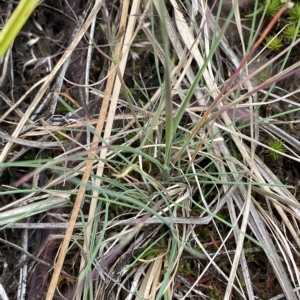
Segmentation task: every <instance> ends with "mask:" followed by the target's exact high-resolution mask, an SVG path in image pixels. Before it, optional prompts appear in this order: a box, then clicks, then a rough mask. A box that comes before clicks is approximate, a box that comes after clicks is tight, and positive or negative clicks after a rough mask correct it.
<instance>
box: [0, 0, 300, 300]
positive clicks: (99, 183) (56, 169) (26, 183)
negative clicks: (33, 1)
mask: <svg viewBox="0 0 300 300" xmlns="http://www.w3.org/2000/svg"><path fill="white" fill-rule="evenodd" d="M256 2H257V3H255V6H254V7H256V8H257V10H260V5H259V3H258V1H256ZM126 4H127V5H128V3H127V2H126V1H125V2H123V6H122V7H120V8H119V9H118V14H117V16H116V15H115V13H116V11H115V8H114V7H112V6H108V7H106V8H105V9H104V8H101V4H100V2H95V4H94V7H93V8H85V10H84V11H83V12H82V13H86V18H84V20H85V21H84V25H83V26H81V24H80V23H79V22H80V20H79V19H78V20H77V21H76V25H77V29H78V30H77V29H76V28H73V30H74V33H73V34H74V35H73V36H72V39H71V40H70V41H69V43H67V44H66V45H65V47H66V49H65V52H64V53H63V54H62V55H61V56H59V58H58V59H57V60H54V59H53V58H50V59H52V60H53V65H54V67H53V69H52V70H50V73H49V74H46V73H45V77H43V79H40V82H39V83H36V88H29V90H28V91H27V92H28V94H27V95H22V97H20V98H21V99H25V98H26V96H27V97H29V96H30V97H32V101H31V102H30V103H29V104H28V105H27V106H24V107H27V110H26V111H20V112H19V115H18V114H14V115H13V114H12V112H8V113H7V114H6V115H5V116H3V117H2V119H1V120H2V121H1V122H3V123H4V121H5V122H6V123H7V124H10V125H9V126H10V128H9V129H10V136H11V138H10V140H9V141H7V143H6V144H5V145H3V147H2V149H1V155H0V168H1V172H2V178H3V181H4V183H3V185H2V188H1V191H0V196H1V199H2V202H1V206H2V207H1V212H0V224H1V232H3V233H4V234H6V236H7V242H9V243H10V244H9V245H10V246H9V247H13V246H11V244H12V245H13V243H12V242H11V241H10V238H9V237H10V234H9V233H10V232H11V231H10V230H15V234H16V235H18V237H20V240H21V234H23V237H22V240H23V241H24V243H23V244H22V248H23V249H24V252H23V253H25V254H26V255H28V254H27V253H28V252H29V251H31V249H29V248H30V247H28V244H26V240H28V239H30V238H31V236H30V234H34V233H29V232H28V229H30V230H31V228H38V229H36V231H40V230H41V228H44V232H46V230H50V235H51V234H52V235H54V234H55V236H54V237H55V241H56V242H57V243H58V244H59V248H58V247H57V248H55V247H54V248H53V247H50V246H49V243H51V241H52V240H51V239H50V238H51V236H48V239H50V240H48V242H47V240H44V241H43V243H42V244H43V247H44V248H43V249H44V250H41V251H40V252H41V253H40V254H38V253H37V252H35V253H33V254H34V255H36V256H38V257H44V263H43V262H39V263H38V264H41V265H43V266H47V267H48V269H47V270H46V271H45V273H43V274H38V273H35V271H34V270H29V273H30V274H33V277H34V276H36V278H45V280H44V281H42V282H41V285H40V286H41V287H42V288H40V289H37V290H35V289H33V287H32V283H31V281H30V280H31V279H29V277H27V275H26V272H27V271H26V270H27V269H26V268H29V269H30V268H31V267H32V266H33V264H34V262H33V261H30V262H28V263H27V264H25V266H24V267H22V268H23V269H22V272H23V273H22V272H21V274H25V275H24V277H21V275H20V276H19V275H14V276H15V277H14V278H15V280H16V281H18V280H20V281H19V282H20V285H19V295H10V298H11V299H23V298H24V293H25V291H26V289H27V293H28V294H29V295H32V294H36V295H41V297H45V296H46V300H50V299H52V298H53V295H54V294H55V293H57V291H56V287H58V289H59V290H60V292H61V293H62V294H63V295H64V296H65V298H66V299H72V297H73V296H74V294H75V293H76V299H109V297H114V298H115V299H123V298H124V299H125V298H126V297H127V298H126V299H186V298H191V299H198V298H199V297H204V295H205V296H208V297H210V298H211V299H252V298H254V297H260V298H261V299H263V298H264V299H270V298H271V297H275V296H278V295H279V294H284V295H285V296H286V297H287V298H288V299H297V298H298V297H299V295H298V293H299V292H298V291H297V288H298V287H299V281H300V276H299V270H298V268H297V265H299V261H298V260H299V258H298V252H299V246H300V240H299V232H298V231H299V230H298V226H299V222H298V218H299V208H300V204H299V201H298V198H299V194H298V193H297V192H296V191H295V190H293V186H294V184H296V181H293V180H292V179H289V180H287V181H284V180H285V178H286V177H287V176H280V172H279V171H278V168H277V167H278V166H274V161H273V162H270V161H269V160H268V156H271V155H274V158H275V156H276V159H275V161H276V164H278V165H279V164H280V162H281V163H282V164H283V165H285V164H288V166H286V168H287V169H284V170H283V171H284V172H285V173H284V174H285V175H286V174H289V172H292V171H291V170H293V168H292V165H293V164H298V163H299V159H300V158H299V152H298V149H299V145H298V144H297V137H296V138H295V137H293V135H294V131H293V129H292V127H291V126H292V125H293V126H297V125H296V124H297V123H296V122H293V120H292V119H291V118H289V116H291V115H292V114H293V113H296V112H297V111H298V110H299V107H298V106H299V104H298V103H297V101H296V100H295V99H294V98H293V96H292V95H290V94H289V93H293V92H294V91H284V96H282V92H281V94H280V93H279V92H278V90H279V89H281V90H283V89H284V88H283V87H282V86H281V85H280V80H283V79H286V78H288V76H293V75H295V74H292V72H293V70H295V69H296V68H297V67H299V66H298V65H297V63H296V64H293V62H292V61H291V60H290V57H292V55H295V53H297V51H298V50H297V49H298V48H297V43H298V42H299V37H298V30H294V32H295V36H294V37H293V38H291V40H292V41H293V42H292V43H291V44H290V45H288V46H287V47H283V49H281V47H277V48H276V53H272V54H269V53H268V52H267V49H266V48H267V46H266V44H265V37H266V36H268V34H269V33H268V32H267V31H269V32H270V34H271V35H270V36H272V37H274V36H275V35H276V34H277V32H276V30H277V27H276V26H278V23H277V21H278V19H280V16H279V15H276V14H277V13H278V10H279V9H280V8H279V9H278V10H277V9H276V12H274V13H272V14H270V13H266V12H264V10H260V11H258V12H257V13H255V12H254V13H253V11H248V10H249V9H246V10H247V11H246V12H243V10H242V9H241V10H240V9H239V7H237V6H236V7H233V8H230V9H228V8H226V6H225V5H224V6H221V5H220V6H218V7H219V8H218V9H216V10H212V11H213V13H212V12H211V11H210V10H206V14H205V16H204V17H202V18H200V14H201V13H203V11H204V10H205V8H204V7H202V5H201V4H200V3H199V4H198V8H197V9H198V10H197V11H196V7H194V8H192V7H189V5H188V3H185V2H184V1H183V2H180V3H175V2H174V1H170V2H164V1H153V3H152V2H151V3H150V2H147V3H143V4H142V5H141V6H140V5H139V1H132V3H131V6H130V7H129V6H126ZM41 7H42V8H44V9H45V7H43V6H41ZM280 7H281V6H280ZM252 8H253V7H252ZM73 9H74V10H75V6H74V7H73ZM101 9H102V10H101ZM100 10H101V13H102V17H103V18H104V19H105V18H106V20H109V22H111V23H115V25H119V26H115V27H114V28H115V29H114V30H110V29H109V28H108V26H107V27H105V28H104V27H103V24H102V28H104V29H105V30H104V31H102V32H101V35H100V37H99V36H97V33H95V31H94V30H95V28H98V27H97V26H100V25H101V24H100V23H101V21H100V19H97V18H96V16H97V15H98V13H99V11H100ZM58 11H59V9H58ZM241 14H247V15H248V16H251V17H249V21H248V22H246V23H244V15H241ZM45 15H46V16H47V14H45ZM233 17H235V19H234V21H233ZM223 19H226V21H225V22H223V21H222V20H223ZM270 19H271V20H270ZM214 20H215V21H216V22H214ZM270 22H273V23H270ZM216 24H220V25H221V28H218V26H217V25H216ZM232 24H236V25H235V26H236V27H234V28H236V29H235V30H237V33H236V36H238V35H240V39H241V40H242V43H244V45H242V46H241V47H240V48H239V49H235V48H234V46H233V45H232V44H229V43H228V41H227V34H228V31H227V30H226V28H227V27H228V26H229V28H230V29H229V30H233V29H232V27H230V26H232ZM245 24H246V25H245ZM268 24H271V25H270V26H268ZM290 26H291V25H290ZM298 27H299V26H298V25H297V26H296V29H298ZM93 28H94V29H93ZM116 28H118V29H116ZM247 28H248V29H249V28H252V30H251V32H250V33H249V34H248V33H247ZM287 28H288V27H287ZM264 30H266V31H264ZM282 30H286V28H285V29H282ZM255 32H257V33H259V35H258V34H257V35H256V34H255ZM105 35H106V36H105ZM103 36H105V37H103ZM260 37H261V38H260ZM97 39H98V40H97ZM101 39H104V41H106V47H103V49H102V48H99V47H98V48H99V49H97V48H96V47H94V44H97V43H98V44H100V41H101V42H102V44H105V43H104V41H102V40H101ZM88 40H89V41H90V43H87V41H88ZM94 40H95V41H96V42H95V41H94ZM272 40H274V38H272ZM272 40H270V43H272ZM92 41H94V42H92ZM257 41H259V42H257ZM60 42H61V43H62V41H60ZM16 43H17V41H16ZM270 43H269V44H270ZM282 43H283V41H282ZM77 44H79V45H81V47H78V48H76V46H77ZM102 44H101V45H102ZM235 44H237V43H235ZM133 46H134V47H135V48H134V49H136V48H137V49H138V50H137V51H136V52H135V53H136V55H131V53H132V52H130V51H132V47H133ZM81 48H83V49H87V51H86V52H84V53H85V57H86V61H85V64H84V67H85V71H84V72H85V74H83V75H84V76H83V77H84V81H85V83H84V84H82V83H80V82H77V83H76V82H75V83H74V82H73V83H72V86H73V87H72V88H73V89H75V87H76V86H78V87H80V86H84V91H83V93H85V92H86V91H87V93H86V94H84V95H85V96H86V98H85V99H86V100H91V101H94V100H95V99H96V101H99V99H101V103H99V105H98V110H97V111H96V112H95V115H97V116H94V117H93V118H92V119H88V118H84V117H82V114H81V113H82V110H81V113H80V112H78V111H77V114H76V113H75V112H74V110H75V111H76V109H77V108H76V107H74V108H72V106H73V104H74V103H75V101H76V99H73V98H76V97H72V91H69V90H67V91H63V90H61V88H62V82H63V81H64V78H65V79H66V80H68V79H67V78H68V75H67V74H68V72H67V70H68V68H72V60H74V59H75V58H76V57H78V54H77V51H79V49H81ZM294 51H295V52H294ZM72 53H75V54H76V55H75V56H73V54H72ZM265 53H267V57H268V59H267V60H264V63H263V64H262V65H259V66H258V67H255V68H254V73H252V70H253V69H251V64H254V63H255V64H256V63H257V62H259V61H260V58H261V57H264V54H265ZM10 55H11V54H10ZM147 55H148V56H147ZM74 57H75V58H74ZM95 57H96V58H95ZM104 62H105V63H104ZM97 64H99V66H98V65H97ZM105 64H107V65H108V67H107V68H105V67H104V65H105ZM147 64H148V65H149V66H148V68H147V67H146V65H147ZM255 66H257V65H255ZM149 69H150V70H149ZM266 69H267V70H269V69H273V70H278V71H276V72H274V71H273V72H270V71H268V72H267V73H266V75H265V76H264V77H263V79H262V78H261V77H259V78H260V80H259V82H258V81H257V80H255V79H257V78H256V76H260V75H259V74H261V72H263V71H264V70H266ZM99 70H101V72H99ZM6 71H7V72H8V69H7V70H6ZM102 71H103V74H102ZM146 71H147V72H148V73H150V74H148V73H147V72H146ZM289 72H290V73H289ZM100 73H101V74H100ZM251 73H252V74H251ZM25 75H26V73H25ZM96 75H97V76H98V77H97V76H96ZM104 77H105V82H106V84H105V88H104V89H103V88H102V90H101V89H100V88H94V86H95V87H97V84H98V83H96V81H97V80H98V79H99V82H100V81H101V80H103V78H104ZM94 78H96V79H94ZM149 78H150V81H148V82H150V83H151V84H152V83H153V85H151V84H150V83H149V86H148V84H146V82H147V79H149ZM152 81H153V82H152ZM65 82H66V81H65ZM92 83H93V84H94V85H91V84H92ZM154 83H155V84H154ZM69 84H71V83H69ZM61 93H70V95H69V96H68V97H70V99H71V102H68V101H67V100H70V99H67V100H66V101H65V100H63V101H60V100H59V99H61V98H60V97H58V95H60V94H61ZM46 94H47V95H48V96H49V95H50V96H51V95H52V96H53V98H54V101H58V103H59V106H58V109H57V110H56V113H59V114H60V115H62V121H61V123H57V122H56V121H55V120H54V119H51V118H50V117H52V115H53V113H50V116H48V117H47V118H46V119H43V120H36V121H32V120H31V119H30V115H31V114H32V113H33V111H34V110H35V109H36V108H37V107H38V106H39V105H41V103H42V101H41V100H42V99H43V97H44V95H46ZM28 95H29V96H28ZM94 95H96V96H95V97H94V100H93V96H94ZM137 95H139V96H138V97H137ZM50 96H49V97H50ZM54 96H55V97H54ZM89 98H90V99H89ZM137 98H138V99H137ZM64 99H65V98H64ZM23 101H25V100H23ZM279 101H281V102H280V103H285V104H286V105H287V106H285V107H288V109H284V110H280V109H279V106H278V105H276V103H278V102H279ZM72 102H73V104H72ZM191 103H194V104H193V105H191ZM80 106H82V105H80ZM62 107H64V108H66V110H68V111H70V116H68V115H67V112H66V111H65V110H64V109H62ZM276 108H278V109H279V111H276V112H272V111H271V109H276ZM10 110H11V111H15V107H12V108H11V109H10ZM8 111H9V110H8ZM12 116H14V118H15V119H13V120H14V121H13V122H12ZM1 131H2V130H1ZM4 137H5V135H4ZM21 139H22V140H21ZM270 140H272V141H277V142H278V141H279V142H280V143H281V144H280V145H278V144H270V142H269V141H270ZM24 141H28V144H24ZM33 141H35V142H39V143H40V144H38V143H36V144H34V145H35V146H33ZM46 141H55V142H57V144H55V145H56V146H55V148H53V149H51V148H49V147H47V148H46V147H43V143H44V145H45V142H46ZM20 143H22V144H21V145H19V144H20ZM30 143H31V144H30ZM283 143H284V148H283ZM36 145H40V146H41V147H40V148H38V147H37V146H36ZM15 150H17V151H15ZM274 150H275V151H274ZM268 153H269V155H268ZM278 153H280V156H277V155H279V154H278ZM7 177H8V178H9V180H6V178H7ZM17 206H21V209H20V208H18V209H17V208H16V207H17ZM30 217H31V219H30ZM26 222H27V223H26ZM52 226H56V228H58V227H59V228H64V230H63V231H62V230H57V229H56V231H52V232H51V227H52ZM12 228H13V229H12ZM21 228H23V229H21ZM24 228H25V229H24ZM26 228H27V229H26ZM52 230H53V229H52ZM62 233H63V235H62ZM1 237H2V236H1ZM2 240H5V239H2ZM2 240H1V242H2V243H3V241H2ZM50 245H52V244H50ZM249 245H250V246H249ZM18 247H19V246H18V245H15V249H18V250H19V248H18ZM40 247H41V248H42V246H40ZM28 249H29V250H28ZM47 249H48V250H47ZM49 249H55V250H53V251H52V250H51V251H50V250H49ZM47 251H48V252H47ZM26 255H25V257H27V256H26ZM43 255H44V256H43ZM54 260H55V265H54V263H53V261H54ZM256 260H257V261H258V263H259V264H263V265H265V266H267V268H268V272H269V274H271V275H269V276H270V277H267V276H268V274H267V272H263V271H262V272H261V274H260V275H259V276H261V277H262V278H265V279H264V280H270V282H271V278H276V279H275V282H276V283H274V286H272V285H271V283H270V286H268V287H267V288H266V286H264V287H263V288H262V287H261V286H260V285H259V282H260V281H259V280H256V279H255V278H256V277H255V276H254V271H255V272H256V271H257V270H256V269H257V268H256V267H253V261H256ZM47 264H48V265H47ZM53 265H54V267H53V268H52V267H51V266H53ZM36 272H37V271H36ZM40 272H42V271H40ZM47 274H49V276H48V275H47ZM39 275H40V276H39ZM41 275H42V276H41ZM47 276H48V277H47ZM261 277H259V278H261ZM266 277H267V278H266ZM16 278H17V279H16ZM268 282H269V281H268ZM275 284H276V285H277V286H276V289H275ZM16 290H17V289H16ZM274 290H275V291H276V294H274V293H273V291H274ZM22 295H23V296H22ZM22 297H23V298H22Z"/></svg>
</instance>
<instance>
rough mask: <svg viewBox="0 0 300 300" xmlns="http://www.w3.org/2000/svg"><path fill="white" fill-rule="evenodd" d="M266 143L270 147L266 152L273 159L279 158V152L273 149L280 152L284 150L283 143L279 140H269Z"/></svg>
mask: <svg viewBox="0 0 300 300" xmlns="http://www.w3.org/2000/svg"><path fill="white" fill-rule="evenodd" d="M267 144H268V146H269V147H270V149H267V150H266V152H267V153H268V155H270V156H271V157H272V158H273V159H274V160H277V159H278V158H280V154H279V153H277V152H275V151H278V152H282V153H284V152H285V151H286V149H285V148H284V143H283V141H281V140H270V141H268V142H267ZM274 150H275V151H274Z"/></svg>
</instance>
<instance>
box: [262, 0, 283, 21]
mask: <svg viewBox="0 0 300 300" xmlns="http://www.w3.org/2000/svg"><path fill="white" fill-rule="evenodd" d="M282 4H283V3H282V1H281V0H270V1H269V0H265V1H264V3H262V4H261V7H262V9H263V10H264V11H265V12H266V16H268V17H270V18H273V17H274V16H275V15H276V13H277V12H278V11H279V9H280V8H281V7H282Z"/></svg>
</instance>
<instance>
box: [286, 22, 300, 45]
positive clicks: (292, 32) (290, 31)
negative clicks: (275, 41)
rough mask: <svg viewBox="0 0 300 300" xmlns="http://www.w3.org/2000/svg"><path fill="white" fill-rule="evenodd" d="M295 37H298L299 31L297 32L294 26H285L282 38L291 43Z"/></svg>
mask: <svg viewBox="0 0 300 300" xmlns="http://www.w3.org/2000/svg"><path fill="white" fill-rule="evenodd" d="M295 36H296V38H297V37H298V36H299V31H297V26H296V24H291V25H289V26H287V27H286V28H285V30H284V37H285V38H286V39H288V40H289V41H291V40H293V39H294V37H295Z"/></svg>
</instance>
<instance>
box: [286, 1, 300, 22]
mask: <svg viewBox="0 0 300 300" xmlns="http://www.w3.org/2000/svg"><path fill="white" fill-rule="evenodd" d="M288 14H289V17H288V19H289V20H291V21H296V22H298V21H299V19H300V4H299V3H296V4H295V5H294V7H293V8H291V9H289V10H288Z"/></svg>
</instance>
